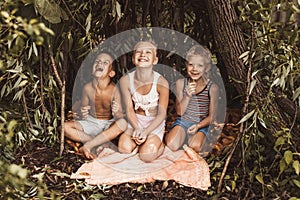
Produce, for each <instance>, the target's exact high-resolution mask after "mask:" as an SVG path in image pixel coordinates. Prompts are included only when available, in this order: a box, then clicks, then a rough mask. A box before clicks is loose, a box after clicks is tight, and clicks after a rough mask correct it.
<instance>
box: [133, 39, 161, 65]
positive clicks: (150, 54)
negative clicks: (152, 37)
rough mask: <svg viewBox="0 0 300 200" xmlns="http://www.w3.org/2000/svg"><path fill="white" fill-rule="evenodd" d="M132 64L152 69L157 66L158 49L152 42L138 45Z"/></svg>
mask: <svg viewBox="0 0 300 200" xmlns="http://www.w3.org/2000/svg"><path fill="white" fill-rule="evenodd" d="M132 62H133V64H134V65H135V66H136V67H151V66H153V65H155V64H157V62H158V58H157V56H156V47H155V46H154V45H153V44H152V43H150V42H139V43H137V44H136V45H135V48H134V54H133V57H132Z"/></svg>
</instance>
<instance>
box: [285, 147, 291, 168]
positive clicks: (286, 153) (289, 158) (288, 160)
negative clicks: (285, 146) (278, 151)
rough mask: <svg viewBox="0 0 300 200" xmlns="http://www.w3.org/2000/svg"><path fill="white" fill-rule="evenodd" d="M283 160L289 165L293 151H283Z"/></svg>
mask: <svg viewBox="0 0 300 200" xmlns="http://www.w3.org/2000/svg"><path fill="white" fill-rule="evenodd" d="M284 160H285V162H286V164H287V165H289V164H290V163H291V162H292V160H293V153H292V152H291V151H289V150H288V151H285V152H284Z"/></svg>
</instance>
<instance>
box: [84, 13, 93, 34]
mask: <svg viewBox="0 0 300 200" xmlns="http://www.w3.org/2000/svg"><path fill="white" fill-rule="evenodd" d="M91 21H92V13H89V15H88V16H87V18H86V21H85V25H86V28H85V32H86V33H88V32H89V31H90V29H91Z"/></svg>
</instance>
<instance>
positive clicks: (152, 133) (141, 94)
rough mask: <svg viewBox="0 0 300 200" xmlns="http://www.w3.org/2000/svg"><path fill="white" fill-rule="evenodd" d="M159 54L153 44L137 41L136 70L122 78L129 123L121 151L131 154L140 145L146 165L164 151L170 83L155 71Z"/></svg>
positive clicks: (121, 84) (141, 154) (121, 142)
mask: <svg viewBox="0 0 300 200" xmlns="http://www.w3.org/2000/svg"><path fill="white" fill-rule="evenodd" d="M156 53H157V48H156V46H155V45H154V44H153V43H152V42H150V41H141V42H138V43H137V44H136V45H135V47H134V53H133V56H132V62H133V64H134V65H135V66H136V70H135V71H133V72H131V73H129V74H127V75H125V76H123V77H122V78H121V79H120V87H121V93H122V99H123V102H124V105H125V111H126V115H127V120H128V122H129V123H128V128H127V130H126V131H125V132H124V133H123V134H122V135H121V136H120V139H119V151H120V152H121V153H131V152H132V151H133V150H134V149H135V148H136V147H137V146H138V148H139V156H140V158H141V160H143V161H145V162H151V161H153V160H155V159H156V158H157V157H158V156H160V155H161V154H162V152H163V150H164V145H163V143H162V139H163V136H164V131H165V118H166V113H167V107H168V102H169V84H168V82H167V80H166V79H165V78H164V77H162V76H161V75H160V74H159V73H157V72H155V71H153V65H155V64H157V62H158V57H157V55H156Z"/></svg>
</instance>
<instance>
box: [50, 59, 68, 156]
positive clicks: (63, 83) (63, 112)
mask: <svg viewBox="0 0 300 200" xmlns="http://www.w3.org/2000/svg"><path fill="white" fill-rule="evenodd" d="M50 60H51V66H52V69H53V71H54V76H55V78H56V80H57V82H58V84H59V87H60V89H61V113H60V114H61V135H60V150H59V156H61V155H62V152H63V150H64V138H65V132H64V128H65V94H66V86H65V85H66V72H65V66H64V65H63V80H61V78H60V76H59V74H58V70H57V66H56V64H55V60H54V57H53V55H50Z"/></svg>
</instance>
